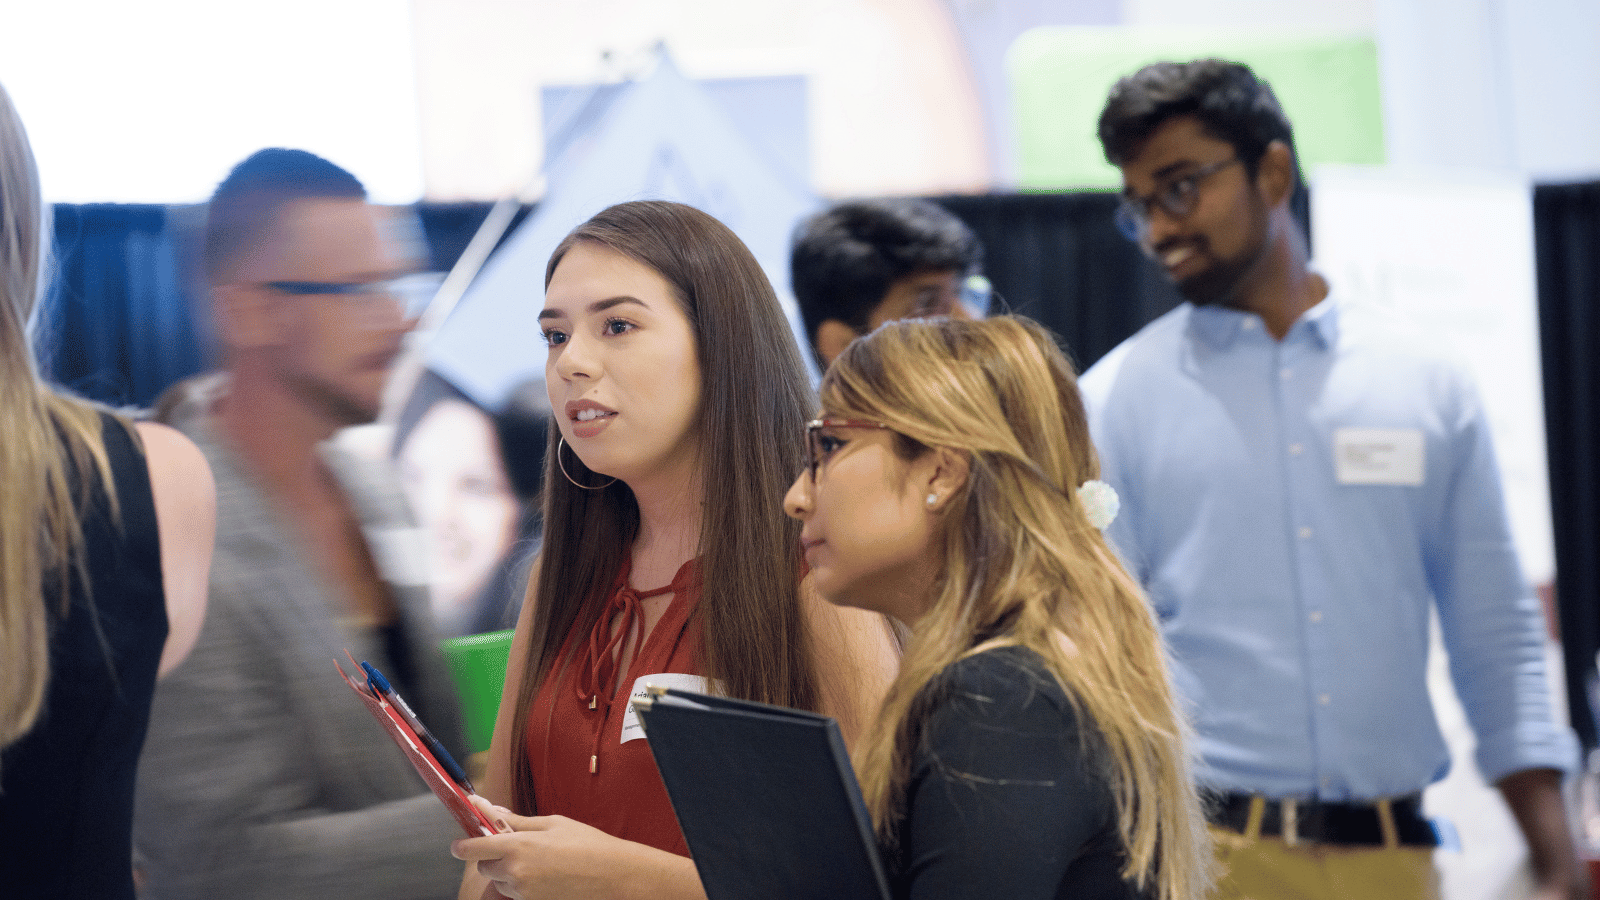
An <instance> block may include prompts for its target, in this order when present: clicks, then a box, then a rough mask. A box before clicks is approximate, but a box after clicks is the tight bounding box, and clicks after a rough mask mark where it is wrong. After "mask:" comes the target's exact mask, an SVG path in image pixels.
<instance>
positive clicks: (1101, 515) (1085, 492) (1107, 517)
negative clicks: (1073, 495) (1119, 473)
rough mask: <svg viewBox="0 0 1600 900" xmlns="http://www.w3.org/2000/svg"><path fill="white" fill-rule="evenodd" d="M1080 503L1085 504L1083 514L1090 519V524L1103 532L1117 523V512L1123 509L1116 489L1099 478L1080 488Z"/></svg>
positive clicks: (1086, 482)
mask: <svg viewBox="0 0 1600 900" xmlns="http://www.w3.org/2000/svg"><path fill="white" fill-rule="evenodd" d="M1078 502H1079V503H1082V504H1083V514H1084V516H1085V517H1087V518H1088V519H1089V524H1090V525H1093V526H1094V527H1096V528H1098V529H1100V530H1101V531H1105V530H1106V526H1108V525H1110V524H1111V523H1112V522H1114V521H1116V518H1117V511H1118V510H1120V509H1121V508H1122V500H1121V499H1120V498H1118V497H1117V490H1116V488H1113V487H1112V486H1111V485H1109V484H1106V483H1105V482H1104V481H1101V480H1100V479H1098V478H1095V479H1092V480H1090V481H1085V482H1084V483H1083V484H1081V485H1079V486H1078Z"/></svg>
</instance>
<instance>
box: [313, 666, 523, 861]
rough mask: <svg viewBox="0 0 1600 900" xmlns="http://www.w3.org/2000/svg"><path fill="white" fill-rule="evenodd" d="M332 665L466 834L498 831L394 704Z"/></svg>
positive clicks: (472, 834)
mask: <svg viewBox="0 0 1600 900" xmlns="http://www.w3.org/2000/svg"><path fill="white" fill-rule="evenodd" d="M345 655H346V656H349V655H350V651H348V650H346V651H345ZM350 663H351V664H352V665H355V664H356V661H355V657H350ZM333 667H334V668H335V669H337V670H339V677H340V678H343V679H344V682H345V684H348V685H350V689H351V690H352V691H355V692H356V696H357V697H360V698H361V702H362V704H364V705H365V706H366V707H367V711H368V712H370V713H372V717H373V718H374V719H377V720H378V724H379V725H382V726H383V730H384V731H386V732H388V733H389V738H390V739H391V740H393V741H394V743H395V746H397V747H399V748H400V750H401V752H403V753H404V754H405V755H406V759H408V760H410V761H411V765H412V767H414V768H415V769H416V770H417V774H418V775H421V776H422V780H423V781H424V782H426V783H427V785H428V787H429V788H430V789H432V790H433V793H434V794H435V795H436V796H437V797H438V798H439V800H440V801H441V802H443V803H444V805H445V808H446V809H448V810H450V814H451V815H452V816H455V820H456V822H458V823H459V824H460V825H461V829H462V830H463V831H465V832H466V833H467V837H482V836H484V835H490V834H496V833H498V832H497V831H496V829H495V827H494V823H493V822H490V821H489V820H488V819H487V818H486V817H485V816H484V815H483V813H481V812H479V811H478V808H477V807H476V806H473V805H472V801H471V800H470V799H468V797H467V792H466V791H464V790H462V789H461V786H460V785H458V784H456V783H455V781H453V780H452V779H451V778H450V776H449V775H447V774H445V771H444V767H443V766H441V765H439V761H438V760H436V759H434V758H433V754H432V753H430V752H428V748H427V747H425V746H423V743H422V741H420V740H418V739H417V735H416V732H414V731H412V730H411V726H409V725H407V724H406V723H405V720H404V719H402V718H400V713H399V712H398V711H397V710H395V708H394V706H392V705H391V704H390V703H389V701H387V700H385V699H383V698H382V697H380V696H378V694H377V693H375V692H374V691H373V690H372V688H371V687H370V686H369V685H368V684H367V679H366V678H365V677H362V678H351V677H350V674H349V673H348V672H346V671H345V670H344V666H342V665H340V664H339V661H338V660H337V659H336V660H334V661H333ZM356 668H357V670H358V671H359V670H360V666H357V667H356Z"/></svg>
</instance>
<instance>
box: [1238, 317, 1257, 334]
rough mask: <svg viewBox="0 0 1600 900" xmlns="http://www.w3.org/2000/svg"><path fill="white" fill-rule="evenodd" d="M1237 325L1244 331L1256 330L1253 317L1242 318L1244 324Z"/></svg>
mask: <svg viewBox="0 0 1600 900" xmlns="http://www.w3.org/2000/svg"><path fill="white" fill-rule="evenodd" d="M1239 327H1241V328H1243V329H1244V330H1245V331H1255V330H1256V320H1255V319H1245V320H1244V324H1243V325H1241V326H1239Z"/></svg>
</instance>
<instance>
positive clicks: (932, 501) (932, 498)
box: [928, 494, 939, 509]
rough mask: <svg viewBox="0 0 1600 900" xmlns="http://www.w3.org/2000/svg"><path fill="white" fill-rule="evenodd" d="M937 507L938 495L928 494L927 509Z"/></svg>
mask: <svg viewBox="0 0 1600 900" xmlns="http://www.w3.org/2000/svg"><path fill="white" fill-rule="evenodd" d="M938 505H939V495H938V494H929V495H928V508H929V509H933V508H934V507H935V506H938Z"/></svg>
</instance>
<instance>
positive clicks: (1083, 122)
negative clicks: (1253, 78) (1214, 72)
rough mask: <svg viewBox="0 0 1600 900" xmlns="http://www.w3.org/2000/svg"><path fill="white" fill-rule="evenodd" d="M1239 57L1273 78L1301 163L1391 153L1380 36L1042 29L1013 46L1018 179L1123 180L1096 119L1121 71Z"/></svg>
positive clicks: (1380, 157)
mask: <svg viewBox="0 0 1600 900" xmlns="http://www.w3.org/2000/svg"><path fill="white" fill-rule="evenodd" d="M1206 56H1216V57H1221V58H1224V59H1231V60H1236V61H1238V62H1242V63H1244V64H1245V65H1247V66H1249V67H1250V68H1251V70H1253V71H1254V72H1255V73H1256V74H1257V75H1259V76H1261V77H1262V78H1264V79H1266V81H1267V82H1268V83H1270V84H1271V85H1272V90H1273V92H1274V93H1276V94H1277V95H1278V101H1279V102H1280V103H1282V104H1283V108H1284V111H1285V112H1286V113H1288V115H1289V121H1290V122H1291V123H1292V124H1293V125H1294V136H1295V144H1296V149H1297V150H1298V151H1299V154H1300V167H1301V171H1302V172H1303V173H1304V174H1305V175H1306V176H1308V177H1309V175H1310V173H1311V170H1312V169H1313V168H1314V167H1316V166H1318V165H1321V164H1323V163H1346V164H1357V165H1376V164H1381V163H1382V162H1383V161H1384V147H1383V110H1382V104H1381V96H1380V88H1379V78H1378V50H1377V45H1376V44H1375V43H1374V41H1373V39H1372V38H1371V37H1345V36H1327V35H1306V34H1303V33H1288V34H1283V33H1276V32H1269V33H1250V32H1244V33H1241V32H1238V31H1219V30H1215V29H1184V30H1172V29H1143V28H1035V29H1033V30H1031V31H1028V32H1025V33H1023V34H1022V35H1021V36H1020V37H1018V38H1017V40H1016V41H1015V42H1014V43H1013V44H1012V45H1011V49H1010V51H1008V53H1007V59H1006V68H1007V70H1008V77H1009V80H1010V83H1011V96H1012V105H1013V109H1014V110H1015V115H1016V137H1017V140H1016V146H1017V186H1018V187H1020V188H1022V189H1024V190H1061V189H1065V188H1083V187H1091V188H1107V187H1109V188H1117V189H1120V188H1121V187H1122V179H1121V176H1120V175H1119V174H1118V173H1117V170H1116V169H1115V168H1113V167H1112V166H1111V165H1110V164H1109V163H1107V162H1106V161H1105V156H1104V154H1102V153H1101V150H1100V140H1099V138H1098V137H1097V136H1096V134H1095V126H1096V123H1097V122H1098V121H1099V118H1100V109H1101V107H1103V106H1104V105H1105V102H1106V94H1107V93H1108V92H1109V91H1110V90H1111V85H1112V84H1113V83H1115V82H1116V80H1117V79H1118V78H1121V77H1122V76H1124V75H1129V74H1132V73H1133V72H1135V71H1137V70H1138V69H1139V68H1140V67H1142V66H1144V65H1146V64H1148V63H1152V62H1156V61H1158V60H1164V59H1165V60H1173V61H1178V62H1182V61H1185V60H1190V59H1197V58H1200V57H1206Z"/></svg>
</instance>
